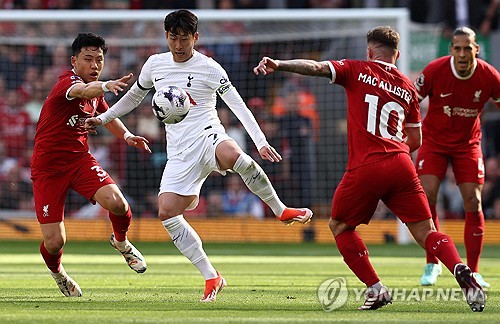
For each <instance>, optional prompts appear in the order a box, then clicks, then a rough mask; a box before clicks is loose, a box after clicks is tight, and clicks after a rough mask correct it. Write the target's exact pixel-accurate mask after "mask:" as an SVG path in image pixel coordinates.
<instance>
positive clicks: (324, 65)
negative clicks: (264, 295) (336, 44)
mask: <svg viewBox="0 0 500 324" xmlns="http://www.w3.org/2000/svg"><path fill="white" fill-rule="evenodd" d="M274 71H285V72H292V73H297V74H302V75H310V76H322V77H327V78H330V77H331V71H330V66H329V65H328V62H327V61H322V62H317V61H314V60H304V59H296V60H283V61H282V60H274V59H272V58H270V57H267V56H264V57H263V58H262V59H261V60H260V62H259V64H258V65H257V66H256V67H254V69H253V72H254V73H255V75H259V73H261V74H263V75H266V74H270V73H273V72H274Z"/></svg>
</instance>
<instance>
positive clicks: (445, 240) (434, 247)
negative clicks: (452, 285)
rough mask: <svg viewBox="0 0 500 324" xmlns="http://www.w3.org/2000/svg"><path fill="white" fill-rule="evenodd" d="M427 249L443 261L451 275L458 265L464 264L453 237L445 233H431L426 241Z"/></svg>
mask: <svg viewBox="0 0 500 324" xmlns="http://www.w3.org/2000/svg"><path fill="white" fill-rule="evenodd" d="M425 247H426V249H427V251H429V252H431V253H432V254H434V255H435V256H436V257H437V258H438V259H439V260H441V262H443V264H444V265H445V266H446V267H447V268H448V270H450V272H451V273H453V271H454V270H455V265H456V264H458V263H463V262H462V259H460V255H459V254H458V251H457V248H456V247H455V244H453V241H452V240H451V237H449V236H448V235H446V234H444V233H441V232H431V234H429V236H427V239H426V240H425Z"/></svg>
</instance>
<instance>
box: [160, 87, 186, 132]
mask: <svg viewBox="0 0 500 324" xmlns="http://www.w3.org/2000/svg"><path fill="white" fill-rule="evenodd" d="M152 106H153V107H152V108H153V113H154V114H155V116H156V118H158V119H159V120H160V121H161V122H162V123H165V124H177V123H179V122H181V121H182V120H184V118H186V116H187V114H188V113H189V109H190V108H191V104H190V100H189V96H188V94H187V93H186V91H184V90H183V89H182V88H180V87H177V86H164V87H162V88H160V89H158V90H157V91H156V93H155V94H154V96H153V102H152Z"/></svg>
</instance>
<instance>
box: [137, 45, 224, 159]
mask: <svg viewBox="0 0 500 324" xmlns="http://www.w3.org/2000/svg"><path fill="white" fill-rule="evenodd" d="M137 84H138V86H139V88H142V89H143V90H146V89H151V88H153V87H154V88H155V89H160V88H161V87H164V86H168V85H174V86H177V87H180V88H182V89H184V90H185V91H186V92H187V94H188V95H189V97H190V99H191V109H190V111H189V113H188V114H187V116H186V118H185V119H184V120H183V121H182V122H180V123H177V124H170V125H165V131H166V133H167V151H168V154H169V156H172V155H175V154H177V153H179V152H181V151H183V150H184V149H186V148H188V147H189V146H190V145H191V144H192V143H193V142H194V141H195V140H196V138H198V137H199V136H200V135H201V134H202V133H203V129H205V128H206V127H208V126H211V125H219V124H221V122H220V120H219V117H218V116H217V111H216V110H215V105H216V100H217V94H216V93H217V92H218V93H219V95H223V94H224V93H226V92H228V91H229V90H231V88H232V87H233V86H232V84H231V82H230V81H229V78H228V77H227V73H226V71H225V70H224V69H223V68H222V67H221V66H220V64H219V63H217V62H215V61H214V60H213V59H211V58H209V57H207V56H205V55H203V54H201V53H199V52H197V51H194V55H193V57H191V58H190V59H189V60H188V61H186V62H182V63H177V62H174V60H173V58H172V53H170V52H167V53H161V54H154V55H152V56H150V57H149V58H148V60H147V61H146V63H144V66H143V67H142V70H141V73H140V75H139V77H138V79H137Z"/></svg>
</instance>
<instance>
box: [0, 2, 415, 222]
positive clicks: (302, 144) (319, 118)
mask: <svg viewBox="0 0 500 324" xmlns="http://www.w3.org/2000/svg"><path fill="white" fill-rule="evenodd" d="M195 13H196V14H197V15H198V17H199V20H200V23H199V32H200V39H199V41H198V42H197V44H196V48H197V49H198V50H199V51H201V52H203V53H205V54H207V55H209V56H212V57H213V58H214V59H215V60H216V61H218V62H219V63H221V65H222V66H223V67H224V68H225V69H226V70H227V72H228V74H229V78H230V79H231V81H232V82H233V84H234V85H235V86H236V87H237V89H238V90H239V92H240V94H241V95H242V97H243V99H244V100H245V101H246V102H247V104H248V106H249V108H250V109H251V110H252V112H253V113H254V115H255V116H256V119H257V121H258V122H259V124H260V126H261V128H262V129H263V131H264V132H265V134H266V136H267V138H268V140H269V142H270V143H271V144H272V145H273V146H274V147H275V148H276V149H277V150H278V152H280V153H281V155H282V156H283V161H282V162H281V163H275V164H272V163H269V162H266V161H262V160H261V159H260V157H259V156H258V154H257V152H256V149H255V147H254V145H253V143H251V141H250V140H249V138H248V136H247V135H246V132H245V131H244V130H243V129H242V127H241V124H240V123H239V122H238V121H237V120H236V118H235V117H234V115H233V114H232V113H231V112H230V111H229V110H227V107H225V106H224V104H223V101H222V100H220V99H218V111H219V115H220V117H221V119H222V120H223V123H224V126H225V127H226V130H227V131H228V133H229V134H230V135H231V136H232V137H233V138H234V139H235V140H236V141H237V142H238V143H239V144H240V146H241V147H242V148H243V149H244V150H245V151H246V152H247V153H248V154H250V155H252V156H253V157H254V158H255V159H256V161H258V162H259V163H260V164H261V165H262V167H263V168H264V170H265V171H266V173H267V174H268V176H269V178H270V179H271V181H272V183H273V184H274V186H275V188H276V191H277V192H278V194H279V195H280V197H281V198H282V200H283V201H284V202H285V204H287V205H291V206H297V207H312V208H316V209H317V210H315V211H316V214H317V215H318V216H323V217H327V216H328V215H329V210H328V208H329V207H328V206H329V205H330V200H331V197H332V194H333V192H334V190H335V188H336V186H337V184H338V182H339V180H340V178H341V177H342V175H343V173H344V170H345V164H346V158H347V147H346V141H347V139H346V120H345V118H346V98H345V95H344V92H343V89H342V88H341V87H339V86H333V85H331V84H330V83H329V80H328V79H326V78H313V77H302V76H297V75H292V74H286V73H279V72H278V73H275V74H272V75H269V76H267V77H262V76H259V77H256V76H255V75H254V74H253V72H252V68H253V67H254V66H255V65H256V64H257V63H258V61H259V60H260V58H261V57H262V56H270V57H273V58H280V59H291V58H308V59H315V60H327V59H342V58H353V59H364V58H365V56H366V32H367V31H368V30H369V29H371V28H373V27H375V26H379V25H390V26H393V27H395V28H396V29H397V30H398V31H399V33H400V34H401V44H400V45H401V52H402V53H401V54H402V55H401V58H400V60H399V62H398V65H399V68H400V69H401V70H402V71H403V72H405V73H408V72H409V66H410V64H409V59H410V57H409V53H408V52H409V51H408V47H409V18H408V13H407V11H406V10H404V9H377V10H373V9H367V10H365V9H345V10H338V9H336V10H333V9H332V10H330V9H327V10H301V11H296V10H239V11H220V10H198V11H195ZM165 14H166V12H164V11H160V10H154V11H128V10H124V11H113V12H108V11H79V10H74V11H51V10H50V11H49V10H47V11H27V10H24V11H13V10H8V11H5V10H4V11H0V91H2V94H3V95H2V97H1V98H0V101H1V104H0V105H1V107H2V108H1V111H2V121H1V122H0V123H1V128H0V135H1V139H2V142H1V143H0V156H1V159H2V160H1V165H0V166H1V169H0V170H1V174H0V180H1V186H2V188H1V193H0V197H1V206H0V212H2V211H3V212H4V214H5V213H6V211H9V213H7V214H9V215H11V214H12V213H10V212H11V211H21V212H20V213H25V214H28V215H33V201H32V200H33V197H32V193H31V182H30V179H29V159H30V156H31V153H32V148H33V138H34V132H35V127H36V122H37V119H38V115H39V113H40V109H41V107H42V104H43V101H44V99H45V97H46V96H47V94H48V93H49V91H50V89H51V87H52V86H53V85H54V84H55V82H56V81H57V79H58V75H59V74H60V73H61V72H62V71H65V70H67V69H69V68H70V64H69V63H70V56H71V53H70V45H71V42H72V41H73V39H74V38H75V37H76V35H77V34H78V33H79V32H84V31H85V32H86V31H90V32H95V33H97V34H100V35H102V36H103V37H104V38H105V39H106V41H107V43H108V45H109V51H108V53H107V55H106V60H105V68H104V71H103V73H102V74H101V80H108V79H115V78H118V77H121V76H122V75H125V74H126V73H128V72H132V73H134V80H133V81H135V77H136V76H137V75H138V74H139V72H140V68H141V66H142V64H143V63H144V62H145V61H146V59H147V58H148V56H149V55H151V54H153V53H158V52H164V51H167V47H166V41H165V36H164V30H163V19H164V17H165ZM151 94H152V93H151ZM106 99H107V100H108V102H109V103H110V105H112V104H113V103H114V102H116V100H117V99H118V98H117V97H115V96H114V95H113V94H112V93H107V94H106ZM121 119H122V120H123V122H124V123H125V125H127V127H128V128H129V129H130V130H131V131H132V132H134V133H135V134H137V135H142V136H144V137H146V138H148V139H149V140H150V141H151V147H152V150H153V154H145V153H143V152H141V151H138V150H137V149H135V148H129V147H127V145H126V143H125V142H124V141H123V140H119V139H116V138H114V137H113V136H112V135H110V134H109V133H108V132H107V131H106V130H105V129H104V128H103V127H101V128H100V129H99V134H98V135H97V136H90V143H91V150H92V152H93V153H94V155H95V156H96V158H97V159H98V160H99V161H100V163H101V165H102V167H103V168H104V169H106V170H107V171H108V172H109V173H110V174H111V175H112V176H113V178H114V179H115V181H116V182H117V183H118V185H119V186H120V188H121V189H122V191H123V192H124V194H125V195H126V196H127V198H128V199H129V201H130V203H131V205H132V208H133V210H134V215H136V216H135V217H141V216H143V217H146V216H155V215H156V210H157V206H156V196H157V191H158V186H159V181H160V178H161V175H162V172H163V167H164V164H165V162H166V160H167V159H168V156H167V154H166V152H165V145H166V144H165V134H164V130H163V128H162V126H161V124H160V123H159V122H158V121H157V120H156V119H155V118H154V116H153V114H152V112H151V108H150V100H148V99H145V100H144V101H143V103H142V104H141V106H140V107H138V108H137V109H135V110H134V111H133V112H131V113H130V114H128V115H126V116H123V117H122V118H121ZM75 167H76V166H75ZM234 177H235V176H234V175H230V176H228V177H221V176H220V175H218V174H212V175H211V176H210V177H209V178H208V179H207V181H206V183H205V185H204V187H203V190H202V197H201V203H200V206H199V207H198V209H197V210H195V211H194V212H193V213H195V214H198V215H201V216H217V215H223V214H230V213H231V212H233V211H232V210H227V209H226V207H227V206H228V205H229V206H232V204H233V203H234V202H233V201H231V199H235V200H237V199H240V197H239V196H238V195H237V194H235V193H234V192H237V191H238V190H239V189H237V188H239V187H240V186H241V185H242V183H241V182H240V181H238V180H239V179H236V180H235V179H233V178H234ZM243 191H246V188H243ZM247 200H248V202H247V203H246V205H247V207H245V208H247V210H245V211H244V213H246V214H248V215H254V216H255V217H262V215H263V214H265V215H266V216H272V215H270V210H269V209H268V208H267V207H265V208H260V207H259V206H261V203H260V202H259V201H258V200H257V201H256V200H253V199H251V198H248V199H247ZM244 206H245V204H243V203H242V204H240V205H238V204H235V206H234V213H236V214H237V213H238V212H240V211H241V210H240V209H243V208H244ZM103 215H106V213H104V211H103V210H100V209H99V208H95V207H93V206H91V205H90V204H89V203H88V202H87V201H86V200H85V199H83V198H82V197H80V196H79V195H77V194H76V193H74V192H70V193H69V194H68V199H67V204H66V217H75V218H76V217H80V218H91V217H100V216H103Z"/></svg>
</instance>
